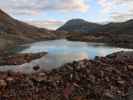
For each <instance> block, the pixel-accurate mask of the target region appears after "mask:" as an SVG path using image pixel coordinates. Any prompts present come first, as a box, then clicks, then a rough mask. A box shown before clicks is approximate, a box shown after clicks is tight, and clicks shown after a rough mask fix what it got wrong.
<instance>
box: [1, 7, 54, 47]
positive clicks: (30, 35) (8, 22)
mask: <svg viewBox="0 0 133 100" xmlns="http://www.w3.org/2000/svg"><path fill="white" fill-rule="evenodd" d="M55 37H56V36H55V35H54V34H53V33H52V32H51V31H50V30H47V29H43V28H37V27H35V26H32V25H29V24H26V23H24V22H21V21H18V20H16V19H14V18H12V17H11V16H9V15H8V14H6V13H5V12H4V11H2V10H0V47H1V48H3V49H4V48H6V47H7V45H9V44H12V43H13V44H17V43H23V42H31V41H36V40H41V39H53V38H55ZM6 44H7V45H6Z"/></svg>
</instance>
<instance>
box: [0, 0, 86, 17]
mask: <svg viewBox="0 0 133 100" xmlns="http://www.w3.org/2000/svg"><path fill="white" fill-rule="evenodd" d="M0 2H1V3H0V7H1V8H3V9H4V10H6V11H8V12H11V13H13V14H18V15H24V14H26V15H28V14H30V15H36V14H37V13H41V12H45V11H79V12H85V11H87V10H88V5H87V4H85V2H84V0H0Z"/></svg>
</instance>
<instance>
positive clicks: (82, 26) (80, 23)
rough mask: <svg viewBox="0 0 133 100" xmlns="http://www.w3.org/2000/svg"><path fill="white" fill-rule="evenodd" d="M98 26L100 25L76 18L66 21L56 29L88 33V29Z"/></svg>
mask: <svg viewBox="0 0 133 100" xmlns="http://www.w3.org/2000/svg"><path fill="white" fill-rule="evenodd" d="M98 26H100V25H99V24H96V23H90V22H87V21H85V20H83V19H78V18H77V19H71V20H69V21H67V22H66V23H65V24H64V25H63V26H62V27H60V28H59V29H57V30H59V31H67V32H78V33H81V32H82V33H88V31H93V30H94V29H95V28H96V27H98ZM90 29H91V30H90Z"/></svg>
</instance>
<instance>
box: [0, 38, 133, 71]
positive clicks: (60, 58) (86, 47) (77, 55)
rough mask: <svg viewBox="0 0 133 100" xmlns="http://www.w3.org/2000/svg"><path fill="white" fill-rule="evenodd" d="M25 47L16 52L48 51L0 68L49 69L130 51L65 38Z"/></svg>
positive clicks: (16, 69)
mask: <svg viewBox="0 0 133 100" xmlns="http://www.w3.org/2000/svg"><path fill="white" fill-rule="evenodd" d="M27 46H28V47H27ZM26 47H27V48H25V49H24V50H22V51H17V52H18V53H37V52H48V54H47V55H46V56H44V57H42V58H40V59H37V60H34V61H32V62H30V63H26V64H23V65H19V66H10V67H9V66H5V68H3V69H2V68H0V70H4V71H5V70H13V71H21V72H26V73H27V72H33V69H32V67H33V66H35V65H39V66H40V67H41V69H40V70H50V69H53V68H57V67H59V66H61V65H63V64H65V63H68V62H72V61H77V60H82V59H93V58H95V56H106V55H108V54H111V53H113V52H117V51H132V49H124V48H118V47H111V46H108V45H106V44H104V43H87V42H77V41H76V42H72V41H68V40H65V39H61V40H51V41H42V42H36V43H32V44H27V45H26ZM17 50H18V49H17Z"/></svg>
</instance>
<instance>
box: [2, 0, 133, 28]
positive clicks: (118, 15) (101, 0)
mask: <svg viewBox="0 0 133 100" xmlns="http://www.w3.org/2000/svg"><path fill="white" fill-rule="evenodd" d="M0 8H1V9H3V10H4V11H6V12H7V13H8V14H10V15H12V16H13V17H15V18H17V19H19V20H22V21H25V22H28V23H30V24H34V25H37V26H40V27H46V28H52V29H56V28H57V27H59V26H61V25H62V24H63V23H64V22H65V21H67V20H70V19H72V18H82V19H85V20H87V21H91V22H110V21H117V22H118V21H125V20H129V19H132V18H133V0H0Z"/></svg>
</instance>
